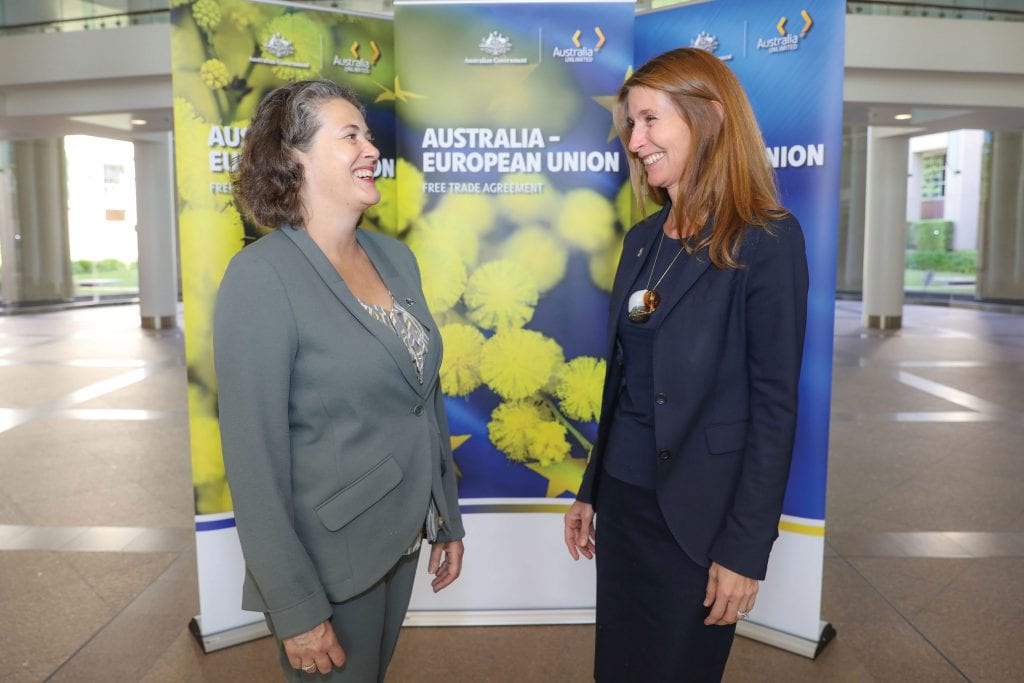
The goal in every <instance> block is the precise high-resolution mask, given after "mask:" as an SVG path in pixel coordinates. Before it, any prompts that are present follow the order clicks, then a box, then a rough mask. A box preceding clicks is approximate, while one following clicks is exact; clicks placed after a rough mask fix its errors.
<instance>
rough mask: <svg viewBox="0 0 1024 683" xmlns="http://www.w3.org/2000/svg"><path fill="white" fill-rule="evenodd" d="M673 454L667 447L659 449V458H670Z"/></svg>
mask: <svg viewBox="0 0 1024 683" xmlns="http://www.w3.org/2000/svg"><path fill="white" fill-rule="evenodd" d="M671 455H672V453H670V452H669V451H668V450H667V449H665V450H660V451H658V460H668V459H669V457H670V456H671Z"/></svg>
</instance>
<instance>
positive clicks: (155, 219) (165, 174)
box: [135, 133, 178, 330]
mask: <svg viewBox="0 0 1024 683" xmlns="http://www.w3.org/2000/svg"><path fill="white" fill-rule="evenodd" d="M172 164H173V155H172V153H171V137H170V133H167V134H164V135H160V136H157V137H154V139H153V140H139V141H136V142H135V200H136V208H137V211H138V217H139V218H138V220H139V223H138V225H137V226H136V232H137V233H138V239H139V311H140V315H141V318H142V319H141V323H142V327H143V328H145V329H150V330H152V329H164V328H169V327H174V326H175V325H176V314H177V307H178V276H177V272H178V271H177V239H176V236H175V230H174V172H173V169H172Z"/></svg>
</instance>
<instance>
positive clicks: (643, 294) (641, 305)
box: [626, 232, 683, 323]
mask: <svg viewBox="0 0 1024 683" xmlns="http://www.w3.org/2000/svg"><path fill="white" fill-rule="evenodd" d="M664 243H665V233H664V232H662V233H661V239H660V240H659V241H658V250H657V251H656V252H654V262H653V263H652V264H651V272H650V274H649V275H648V276H647V286H646V287H645V288H644V289H638V290H636V291H635V292H633V293H632V294H630V295H629V302H628V303H627V304H626V311H627V312H626V317H628V318H629V320H630V322H634V323H645V322H647V321H648V320H650V319H651V314H652V313H654V310H655V309H656V308H658V304H660V303H661V295H660V294H658V291H657V290H658V285H660V284H661V281H662V280H664V279H665V276H666V275H668V271H670V270H672V266H674V265H675V264H676V261H677V260H679V255H680V254H682V253H683V247H682V245H679V251H678V252H676V255H675V256H673V257H672V260H671V261H669V264H668V266H667V267H666V268H665V272H663V273H662V274H661V277H659V278H658V281H657V282H655V283H654V286H653V287H651V280H653V279H654V269H655V268H657V267H658V257H659V256H660V255H661V245H662V244H664Z"/></svg>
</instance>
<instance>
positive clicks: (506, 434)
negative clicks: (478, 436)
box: [487, 401, 550, 462]
mask: <svg viewBox="0 0 1024 683" xmlns="http://www.w3.org/2000/svg"><path fill="white" fill-rule="evenodd" d="M545 412H547V411H543V410H542V409H541V408H540V407H539V406H538V405H537V404H535V403H533V402H531V401H505V402H503V403H500V404H498V407H497V408H495V409H494V410H493V411H492V412H491V420H490V422H488V423H487V436H488V437H489V438H490V440H491V443H493V444H494V446H495V448H497V449H498V450H499V451H501V452H502V453H504V454H505V455H506V456H507V457H508V459H509V460H514V461H516V462H524V461H526V460H528V459H529V458H530V438H529V434H530V433H531V432H532V431H533V430H534V428H535V427H536V426H537V425H538V424H540V423H541V422H543V421H544V419H545V418H546V417H548V416H549V415H550V413H548V414H547V415H545Z"/></svg>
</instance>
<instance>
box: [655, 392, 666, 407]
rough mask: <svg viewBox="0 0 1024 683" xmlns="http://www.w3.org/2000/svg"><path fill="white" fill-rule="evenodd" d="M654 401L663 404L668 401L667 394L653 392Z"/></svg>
mask: <svg viewBox="0 0 1024 683" xmlns="http://www.w3.org/2000/svg"><path fill="white" fill-rule="evenodd" d="M654 402H655V403H657V404H658V405H659V406H663V405H665V404H666V403H668V396H666V395H665V394H660V393H659V394H655V395H654Z"/></svg>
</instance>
